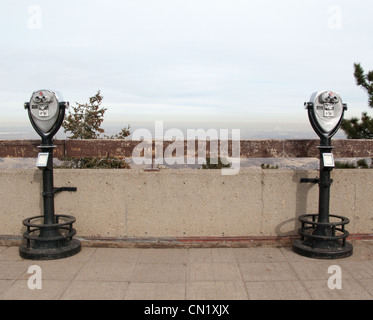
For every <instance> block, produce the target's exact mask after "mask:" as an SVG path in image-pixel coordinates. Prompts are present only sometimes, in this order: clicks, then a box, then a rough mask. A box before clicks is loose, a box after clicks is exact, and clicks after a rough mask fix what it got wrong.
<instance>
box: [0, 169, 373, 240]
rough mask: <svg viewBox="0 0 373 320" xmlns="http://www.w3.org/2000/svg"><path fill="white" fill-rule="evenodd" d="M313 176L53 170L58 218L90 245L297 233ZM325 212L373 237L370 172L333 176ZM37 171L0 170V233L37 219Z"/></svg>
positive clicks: (314, 188)
mask: <svg viewBox="0 0 373 320" xmlns="http://www.w3.org/2000/svg"><path fill="white" fill-rule="evenodd" d="M317 176H318V171H314V170H308V171H306V170H261V169H257V170H255V169H242V168H241V170H240V172H239V174H237V175H233V176H223V175H221V171H220V170H188V169H186V170H171V169H167V170H161V171H159V172H144V171H142V170H88V169H86V170H73V169H64V170H63V169H58V170H55V171H54V178H55V187H63V186H71V187H77V188H78V190H77V192H62V193H60V194H57V195H56V197H55V209H56V214H68V215H73V216H74V217H75V218H76V223H75V224H74V227H75V228H76V229H77V236H78V237H83V238H84V237H86V238H91V239H92V238H94V239H105V238H111V239H116V238H118V239H119V238H120V239H126V238H127V239H132V240H133V241H136V239H145V238H152V239H157V238H158V239H167V238H171V239H174V238H184V239H188V238H190V239H192V238H209V237H218V238H220V239H221V238H223V237H225V238H229V237H233V238H240V237H242V238H244V237H258V238H260V237H279V236H292V235H296V234H297V231H296V230H297V229H298V228H299V222H298V219H297V217H298V216H299V215H301V214H306V213H317V210H318V185H314V184H309V183H302V184H301V183H300V179H301V178H307V177H309V178H315V177H317ZM332 178H333V180H334V183H333V184H332V187H331V210H330V213H331V214H337V215H342V216H346V217H348V218H349V219H350V220H351V222H350V224H348V225H347V227H346V229H347V230H348V231H349V232H350V233H351V234H372V233H373V213H372V210H371V208H372V207H373V197H371V196H370V194H371V190H372V188H373V170H341V169H339V170H333V171H332ZM41 181H42V171H39V170H38V169H35V170H34V169H27V170H0V235H2V236H8V235H9V236H15V237H17V236H21V235H22V232H23V225H22V220H23V219H25V218H28V217H31V216H35V215H40V214H42V207H41V206H42V196H41V191H42V190H41V188H42V187H41Z"/></svg>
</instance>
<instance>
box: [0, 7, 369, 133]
mask: <svg viewBox="0 0 373 320" xmlns="http://www.w3.org/2000/svg"><path fill="white" fill-rule="evenodd" d="M372 13H373V2H372V1H367V0H353V1H351V0H342V1H340V0H334V1H326V0H323V1H321V0H320V1H319V0H309V1H300V0H297V1H295V0H294V1H291V0H282V1H279V0H277V1H275V0H267V1H263V0H260V1H259V0H258V1H248V0H121V1H114V0H112V1H108V0H105V1H103V0H89V1H88V0H87V1H69V0H67V1H66V0H65V1H50V0H49V1H41V0H34V1H30V0H28V1H23V0H17V1H14V0H2V5H1V10H0V28H1V34H0V44H1V50H0V61H1V68H0V74H1V76H0V97H1V100H0V126H4V125H13V124H14V123H15V122H21V123H28V118H27V114H26V112H25V110H24V109H23V103H24V102H25V101H28V100H29V99H30V97H31V94H32V92H33V91H35V90H38V89H44V88H46V89H53V90H58V91H60V92H61V93H62V94H63V96H64V98H65V100H67V101H69V102H70V103H71V104H73V103H75V102H81V103H83V102H87V101H88V97H90V96H93V95H94V94H95V93H96V92H97V90H98V89H100V90H101V92H102V95H103V96H104V105H105V106H106V107H107V108H108V111H107V112H106V115H105V121H106V122H107V123H109V122H117V123H121V122H123V124H124V125H126V124H128V123H131V122H132V121H139V120H147V121H153V120H164V121H175V123H176V122H180V121H185V122H187V123H188V122H189V123H192V122H194V121H206V123H207V122H209V121H210V122H211V121H213V120H218V121H222V122H223V123H224V122H226V123H227V124H228V123H229V124H230V125H231V126H232V124H233V123H235V122H236V121H240V122H247V123H248V125H250V124H254V123H256V124H263V125H264V124H266V123H271V124H273V125H274V127H278V126H280V127H281V124H283V125H284V126H288V127H291V126H292V125H294V126H296V125H299V124H301V125H306V126H307V125H309V122H308V118H307V115H306V112H305V110H304V109H303V103H304V102H305V101H307V100H308V99H309V97H310V95H311V94H312V92H314V91H318V90H324V89H325V90H326V89H327V90H334V91H337V92H339V93H340V95H341V97H342V99H343V100H344V102H346V103H347V104H348V107H349V109H348V111H347V113H346V117H351V116H360V114H361V112H362V111H370V110H369V109H368V102H367V101H368V97H367V94H366V92H364V91H363V90H362V89H360V88H359V87H357V86H356V84H355V80H354V77H353V63H354V62H360V63H361V64H362V66H363V68H364V69H365V70H366V71H369V70H373V41H372V40H373V35H372V30H373V19H372ZM206 126H207V125H206ZM207 127H208V126H207Z"/></svg>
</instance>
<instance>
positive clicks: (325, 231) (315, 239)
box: [293, 214, 353, 259]
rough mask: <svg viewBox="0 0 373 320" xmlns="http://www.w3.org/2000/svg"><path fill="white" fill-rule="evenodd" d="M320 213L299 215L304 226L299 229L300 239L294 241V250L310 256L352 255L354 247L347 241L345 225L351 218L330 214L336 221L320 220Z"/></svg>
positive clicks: (332, 256) (334, 257) (333, 257)
mask: <svg viewBox="0 0 373 320" xmlns="http://www.w3.org/2000/svg"><path fill="white" fill-rule="evenodd" d="M317 217H318V214H306V215H302V216H300V217H299V221H301V223H302V227H301V228H300V229H299V230H298V233H299V234H300V235H301V239H300V240H295V241H294V243H293V251H294V252H296V253H298V254H300V255H302V256H306V257H309V258H317V259H338V258H346V257H349V256H351V255H352V252H353V247H352V245H351V244H350V243H348V242H347V241H346V238H347V236H348V235H349V233H348V231H346V230H345V228H344V226H345V225H346V224H347V223H349V219H347V218H345V217H342V216H337V215H330V217H331V218H332V219H335V220H339V221H335V222H318V221H316V218H317Z"/></svg>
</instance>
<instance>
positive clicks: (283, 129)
mask: <svg viewBox="0 0 373 320" xmlns="http://www.w3.org/2000/svg"><path fill="white" fill-rule="evenodd" d="M127 125H130V132H131V134H133V132H134V131H135V130H137V129H147V130H149V131H150V132H151V133H152V135H153V136H154V125H155V121H131V122H129V123H125V124H119V123H113V122H106V123H104V125H103V126H102V128H103V129H104V130H105V131H104V133H103V134H101V136H100V138H105V135H108V136H110V135H114V134H116V133H119V131H120V130H121V129H122V128H123V127H127ZM211 128H212V129H217V130H218V131H219V130H220V129H228V131H229V135H230V134H231V130H232V129H239V130H240V139H241V140H255V139H279V140H282V139H319V138H318V136H317V135H316V133H315V132H314V131H313V129H312V127H311V125H310V124H307V125H304V124H303V123H300V124H292V125H289V124H286V123H284V124H281V123H271V122H268V123H245V122H226V123H224V122H223V121H209V122H207V121H195V122H187V121H184V122H183V121H164V122H163V133H164V132H165V131H166V130H168V129H179V130H181V131H182V132H183V134H184V135H185V137H186V132H187V131H186V130H187V129H204V130H206V131H207V130H208V129H211ZM67 136H68V134H66V133H65V132H64V130H63V128H61V129H60V130H59V131H58V132H57V134H56V136H55V139H66V138H67ZM333 138H334V139H346V135H345V133H344V132H343V130H341V129H340V130H339V131H338V132H337V134H336V135H335V136H334V137H333ZM23 139H26V140H27V139H40V137H39V136H38V135H37V133H36V132H35V131H34V129H33V128H32V126H31V124H25V123H23V122H19V123H17V124H16V123H14V124H12V125H11V124H9V123H8V124H6V125H4V124H1V123H0V140H23ZM127 139H131V136H129V137H128V138H127Z"/></svg>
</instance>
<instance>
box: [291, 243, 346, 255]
mask: <svg viewBox="0 0 373 320" xmlns="http://www.w3.org/2000/svg"><path fill="white" fill-rule="evenodd" d="M293 251H294V252H296V253H298V254H300V255H302V256H305V257H309V258H316V259H339V258H347V257H349V256H351V255H352V252H353V246H352V245H351V244H350V243H348V242H346V243H345V245H344V246H338V247H332V248H327V247H326V246H324V247H322V248H318V247H317V246H313V247H312V246H311V245H309V244H308V243H307V242H305V241H302V240H295V241H294V243H293Z"/></svg>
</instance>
